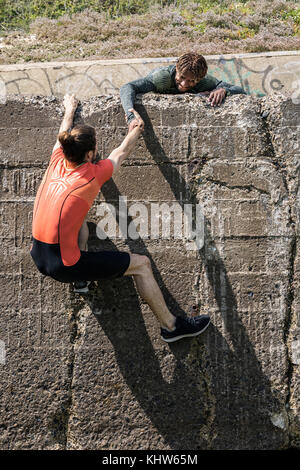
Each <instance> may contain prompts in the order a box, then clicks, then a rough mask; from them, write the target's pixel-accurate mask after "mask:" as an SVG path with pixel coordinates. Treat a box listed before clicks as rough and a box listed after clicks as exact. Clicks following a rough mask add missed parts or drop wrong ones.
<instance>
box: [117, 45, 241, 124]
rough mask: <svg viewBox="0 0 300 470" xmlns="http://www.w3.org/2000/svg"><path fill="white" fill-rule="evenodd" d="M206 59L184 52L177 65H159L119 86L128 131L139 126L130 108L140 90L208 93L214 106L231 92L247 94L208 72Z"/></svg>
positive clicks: (143, 91)
mask: <svg viewBox="0 0 300 470" xmlns="http://www.w3.org/2000/svg"><path fill="white" fill-rule="evenodd" d="M207 69H208V67H207V62H206V60H205V58H204V57H203V56H202V55H200V54H196V53H194V52H189V53H187V54H183V55H182V56H180V57H179V59H178V60H177V62H176V65H168V66H166V67H158V68H156V69H154V70H152V71H151V72H150V73H149V74H148V75H147V76H146V77H144V78H139V79H138V80H133V81H132V82H129V83H126V84H125V85H123V86H122V87H121V88H120V98H121V103H122V106H123V108H124V111H125V115H126V118H127V123H128V126H129V131H131V130H132V129H133V128H134V127H135V126H137V124H138V123H137V122H136V119H135V117H134V114H133V113H132V112H130V111H129V110H130V109H131V108H134V101H135V97H136V95H137V94H138V93H149V92H151V91H154V92H157V93H170V94H178V93H193V94H207V95H208V101H209V102H210V104H211V106H217V105H219V104H221V103H222V101H223V100H224V99H225V97H226V96H228V95H234V94H239V93H242V94H246V92H245V90H243V88H241V87H239V86H235V85H230V84H229V83H226V82H223V81H220V80H218V79H217V78H215V77H213V76H211V75H207Z"/></svg>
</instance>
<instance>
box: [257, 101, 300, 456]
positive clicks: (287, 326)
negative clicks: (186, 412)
mask: <svg viewBox="0 0 300 470" xmlns="http://www.w3.org/2000/svg"><path fill="white" fill-rule="evenodd" d="M258 108H259V114H260V116H261V119H262V122H263V129H264V130H265V134H266V137H267V142H268V146H269V149H270V152H271V156H272V158H271V162H272V163H273V164H274V166H275V167H276V170H277V171H279V173H280V175H281V177H282V181H283V184H284V187H285V190H286V192H287V203H288V207H289V227H290V229H291V230H292V232H293V233H292V236H291V238H290V237H289V238H290V240H291V241H290V256H289V264H288V273H289V274H288V293H287V297H286V316H285V322H284V331H283V342H284V344H285V348H286V360H287V371H286V377H287V395H286V400H285V408H286V410H287V416H288V429H287V434H288V440H289V446H288V447H289V448H291V441H292V435H291V431H290V421H291V417H290V413H289V409H290V398H291V382H292V377H293V372H294V366H293V363H292V360H291V353H290V349H289V345H288V339H289V335H290V331H291V326H292V314H293V312H292V306H293V301H294V277H295V259H296V253H297V236H296V229H295V221H294V220H293V217H292V203H291V194H290V190H289V185H288V169H287V168H286V167H285V166H284V168H282V165H281V162H280V159H278V157H277V155H276V151H275V149H274V146H273V142H272V135H271V130H270V127H269V123H268V121H267V120H266V119H264V118H263V117H262V106H261V103H258Z"/></svg>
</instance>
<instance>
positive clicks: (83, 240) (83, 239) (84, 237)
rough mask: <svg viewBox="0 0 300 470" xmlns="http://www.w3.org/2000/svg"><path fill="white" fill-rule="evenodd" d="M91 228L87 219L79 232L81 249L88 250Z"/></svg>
mask: <svg viewBox="0 0 300 470" xmlns="http://www.w3.org/2000/svg"><path fill="white" fill-rule="evenodd" d="M88 238H89V228H88V224H87V223H86V220H85V221H84V222H83V224H82V226H81V228H80V230H79V234H78V246H79V249H80V250H81V251H88V245H87V242H88Z"/></svg>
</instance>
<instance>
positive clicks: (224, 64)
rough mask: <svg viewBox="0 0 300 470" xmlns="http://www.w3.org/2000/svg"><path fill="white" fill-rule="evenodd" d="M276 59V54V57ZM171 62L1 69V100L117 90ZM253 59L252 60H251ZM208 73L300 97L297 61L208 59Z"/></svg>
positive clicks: (257, 91)
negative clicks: (15, 96)
mask: <svg viewBox="0 0 300 470" xmlns="http://www.w3.org/2000/svg"><path fill="white" fill-rule="evenodd" d="M275 59H276V58H275ZM169 63H170V59H166V60H165V59H163V60H162V61H161V63H157V62H156V63H154V62H147V63H145V62H144V63H140V64H137V63H135V64H125V63H124V64H122V63H121V64H120V63H118V64H114V63H112V64H111V65H109V66H107V65H103V64H101V62H99V63H94V64H91V65H88V66H86V67H84V66H82V64H81V65H80V66H66V65H65V64H62V65H58V64H56V65H55V66H53V67H49V66H47V67H44V68H34V67H32V68H28V69H26V70H16V71H0V100H2V101H3V100H5V97H6V94H32V95H42V96H45V95H46V96H47V95H54V96H57V97H62V96H63V95H64V94H65V93H75V94H76V96H78V98H79V99H82V98H90V97H92V96H96V95H110V94H117V93H118V90H119V88H120V86H121V85H122V84H124V83H127V82H129V81H131V80H135V79H136V78H140V77H143V76H145V75H146V74H147V73H149V72H150V70H152V69H153V68H155V67H157V66H159V65H166V64H169ZM251 63H253V60H252V61H251ZM208 65H209V73H210V74H212V75H215V76H216V77H217V78H219V79H220V80H223V81H226V82H228V83H231V84H235V85H240V86H241V87H243V88H244V89H245V90H246V92H247V93H248V94H252V95H256V96H264V95H266V94H269V93H271V92H272V91H281V90H291V91H293V96H294V99H295V100H298V99H300V61H288V62H286V63H283V64H280V65H274V60H273V63H272V64H271V63H269V64H268V63H267V62H266V65H265V66H262V67H260V68H256V69H254V68H253V67H251V66H250V65H249V61H248V63H247V62H246V60H245V59H242V58H235V57H233V58H226V57H225V56H221V57H219V58H218V59H209V60H208Z"/></svg>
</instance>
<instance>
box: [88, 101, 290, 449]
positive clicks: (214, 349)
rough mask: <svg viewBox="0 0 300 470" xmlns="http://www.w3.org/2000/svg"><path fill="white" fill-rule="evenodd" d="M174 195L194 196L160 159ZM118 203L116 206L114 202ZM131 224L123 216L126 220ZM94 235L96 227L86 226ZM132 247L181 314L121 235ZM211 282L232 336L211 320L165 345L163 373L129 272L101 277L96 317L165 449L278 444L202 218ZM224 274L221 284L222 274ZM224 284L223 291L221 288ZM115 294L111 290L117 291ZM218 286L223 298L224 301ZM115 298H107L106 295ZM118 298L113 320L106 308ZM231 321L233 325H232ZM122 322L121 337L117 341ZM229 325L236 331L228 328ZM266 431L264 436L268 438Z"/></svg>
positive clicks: (113, 192) (202, 259)
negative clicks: (167, 363)
mask: <svg viewBox="0 0 300 470" xmlns="http://www.w3.org/2000/svg"><path fill="white" fill-rule="evenodd" d="M137 109H138V111H139V112H140V114H141V115H142V117H143V119H144V121H145V129H146V131H145V133H144V140H145V143H146V146H147V149H148V151H149V152H150V153H151V155H152V157H153V159H154V160H155V161H156V163H163V162H164V163H166V162H168V163H170V160H169V159H168V158H167V156H166V154H165V152H164V150H163V148H162V147H161V145H160V143H159V141H158V139H157V137H156V135H155V132H154V130H153V127H152V124H151V121H150V119H149V117H148V115H147V113H146V111H145V109H144V107H143V106H142V105H140V106H137ZM158 168H159V169H160V171H161V172H162V174H163V175H164V177H165V178H167V179H168V182H169V184H170V186H171V188H172V191H173V193H174V194H175V195H176V194H177V192H178V189H176V188H178V187H184V188H185V190H186V191H185V192H186V194H187V195H188V194H189V197H190V198H192V195H191V194H190V191H189V188H188V182H186V181H184V179H183V178H182V176H181V175H180V173H179V172H178V170H177V168H176V166H175V165H172V170H171V171H172V177H171V178H170V168H169V169H168V174H167V173H166V171H167V170H166V165H161V164H160V165H158ZM102 192H103V195H104V197H105V199H106V200H115V201H118V200H119V196H121V194H120V192H119V190H118V188H117V187H116V185H115V183H114V181H113V180H110V181H109V182H107V183H106V184H105V185H104V186H103V188H102ZM116 209H117V208H116ZM130 222H131V218H130V216H128V224H129V223H130ZM90 228H91V229H92V230H91V232H92V237H93V238H94V239H95V240H96V236H95V226H91V224H90ZM126 242H127V243H128V246H129V248H130V250H131V251H132V252H134V253H140V254H146V255H148V256H149V258H150V259H151V262H152V267H153V271H154V273H155V277H156V280H157V281H158V284H159V285H160V287H161V289H162V292H163V295H164V297H165V300H166V302H167V305H168V306H171V311H173V312H174V313H175V312H176V314H177V315H178V314H179V315H183V314H184V313H185V312H183V311H182V309H181V308H180V307H179V305H178V304H177V302H176V300H175V299H174V297H173V296H172V294H171V293H170V292H169V290H168V289H167V287H166V286H165V284H164V281H163V279H162V277H161V275H160V273H159V271H158V269H157V267H156V265H155V260H153V259H152V257H151V254H150V253H149V252H148V250H147V247H146V246H145V243H144V242H143V240H142V239H139V240H136V241H132V240H130V239H128V240H127V241H126ZM96 243H97V249H99V248H100V246H101V247H103V246H105V249H113V247H114V245H113V244H112V242H111V241H108V240H106V241H105V242H104V243H105V245H103V242H101V241H100V240H97V242H96ZM200 263H202V265H203V267H204V268H205V270H206V276H207V279H208V280H209V283H210V284H211V286H212V290H213V292H214V295H215V299H216V302H217V304H218V309H219V312H218V313H219V314H220V315H221V316H222V318H223V322H224V326H225V328H226V330H227V332H228V335H229V337H230V341H231V345H230V346H229V344H228V343H227V342H226V340H225V338H224V337H223V336H222V334H221V332H220V331H218V329H217V328H216V327H214V325H213V324H211V325H210V327H209V328H208V330H207V331H206V333H204V335H203V336H202V335H201V336H200V337H198V338H195V339H193V340H192V341H190V340H182V341H179V342H178V343H174V344H170V345H168V347H170V349H171V351H172V355H171V356H172V360H173V361H175V366H174V367H172V370H171V368H170V377H169V378H168V379H166V377H165V376H163V375H162V372H161V364H160V362H159V358H158V356H157V353H156V352H155V350H154V348H153V345H152V343H151V341H150V338H149V335H148V333H147V330H146V328H145V324H144V320H143V317H142V312H141V309H140V307H139V301H138V296H137V294H136V290H135V287H134V283H133V280H132V279H131V278H122V279H117V280H113V281H101V291H102V294H103V296H104V298H105V311H103V313H102V315H101V316H99V315H96V314H95V318H97V321H98V322H99V323H100V325H101V327H102V328H103V330H104V332H105V334H106V335H107V337H108V338H109V340H110V341H111V343H112V345H113V347H114V350H115V355H116V360H117V362H118V365H119V368H120V371H121V373H122V375H123V377H124V380H125V381H126V383H127V385H128V387H130V389H131V391H132V393H133V395H134V396H135V397H136V399H137V401H138V403H139V404H140V406H141V407H142V408H143V410H144V412H145V414H146V416H147V417H148V418H149V419H150V420H151V422H152V424H153V426H154V427H155V428H156V429H157V430H158V432H159V433H160V435H161V436H162V438H163V439H164V441H165V443H166V445H168V446H169V447H170V448H171V449H194V450H196V449H259V448H260V449H267V448H272V449H276V448H279V447H282V442H284V441H285V438H284V431H283V430H281V429H278V428H275V427H274V425H273V424H272V423H271V419H270V416H271V414H273V413H279V412H280V411H281V407H282V404H280V403H279V401H278V400H277V398H276V396H275V395H274V394H273V392H272V388H271V384H270V381H269V379H268V378H267V377H266V376H265V375H264V373H263V370H262V367H261V364H260V362H259V360H258V358H257V357H256V353H255V351H254V348H253V345H252V344H251V341H250V339H249V336H248V333H247V331H246V329H245V327H244V325H243V324H242V321H241V319H240V317H239V315H238V307H237V301H236V298H235V295H234V292H233V289H232V286H231V284H230V280H229V277H228V275H227V272H226V268H225V266H224V263H223V261H222V258H221V256H220V255H219V253H218V250H217V247H216V246H215V243H214V240H213V239H212V237H211V235H210V230H209V224H208V221H207V220H206V221H205V245H204V247H203V248H202V249H201V250H200V251H199V264H200ZM221 278H222V279H223V285H222V286H221V284H220V279H221ZM221 287H222V289H221ZM116 292H117V293H118V295H117V296H116V295H115V293H116ZM224 292H225V293H226V294H225V296H226V298H225V299H224ZM128 296H130V298H131V304H130V305H131V307H135V308H132V313H131V315H130V318H128V315H127V313H126V312H122V300H124V299H126V298H128ZM112 299H113V300H112ZM88 302H89V304H90V307H91V310H92V311H93V310H94V311H95V309H96V306H97V304H98V305H99V299H98V300H97V291H96V292H95V294H94V296H93V297H90V299H89V300H88ZM116 302H117V303H118V302H119V303H120V309H119V313H118V319H117V321H112V316H111V312H112V311H113V308H115V307H113V306H115V304H116ZM233 326H234V328H233ZM120 328H124V331H125V335H123V336H122V339H121V340H120ZM233 330H234V334H232V333H231V332H232V331H233ZM266 436H268V437H267V438H266Z"/></svg>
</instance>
